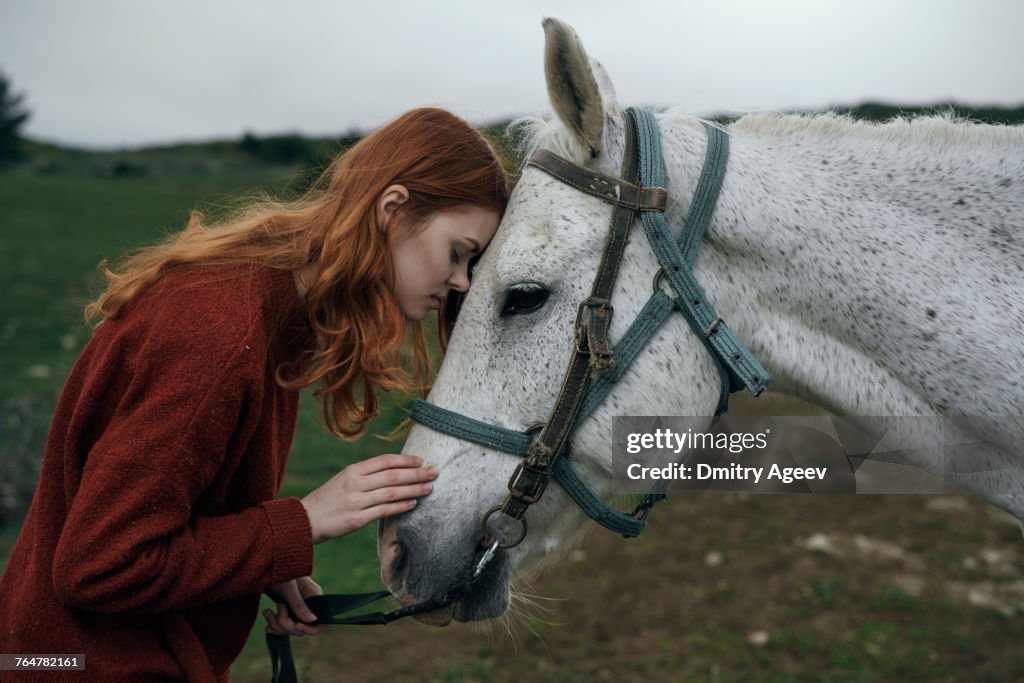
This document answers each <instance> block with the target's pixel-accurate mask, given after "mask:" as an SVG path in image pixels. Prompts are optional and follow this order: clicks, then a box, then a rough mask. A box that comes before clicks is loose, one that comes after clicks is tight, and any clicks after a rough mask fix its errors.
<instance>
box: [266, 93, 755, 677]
mask: <svg viewBox="0 0 1024 683" xmlns="http://www.w3.org/2000/svg"><path fill="white" fill-rule="evenodd" d="M625 124H626V126H625V127H626V149H625V152H624V154H623V160H622V169H621V177H619V178H614V177H611V176H607V175H604V174H602V173H598V172H596V171H593V170H591V169H589V168H586V167H584V166H580V165H578V164H575V163H573V162H571V161H569V160H567V159H564V158H562V157H560V156H558V155H556V154H553V153H552V152H550V151H548V150H539V151H537V152H535V153H534V154H533V155H532V156H531V157H530V159H529V160H528V161H527V166H533V167H535V168H538V169H540V170H542V171H544V172H545V173H547V174H548V175H550V176H552V177H553V178H556V179H557V180H559V181H561V182H563V183H565V184H567V185H569V186H571V187H573V188H575V189H577V190H579V191H580V192H583V193H585V194H588V195H591V196H593V197H597V198H599V199H601V200H602V201H605V202H607V203H610V204H612V205H613V210H612V219H611V227H610V229H609V231H608V236H607V238H606V240H605V245H604V251H603V252H602V255H601V261H600V264H599V265H598V269H597V274H596V276H595V278H594V283H593V286H592V288H591V292H590V296H589V297H587V298H586V299H585V300H583V301H582V302H581V303H580V305H579V310H578V312H577V316H576V322H575V325H574V343H573V350H572V355H571V357H570V359H569V364H568V368H567V370H566V372H565V377H564V379H563V381H562V386H561V388H560V389H559V392H558V397H557V399H556V400H555V406H554V408H553V410H552V411H551V414H550V416H549V418H548V420H547V422H545V423H543V424H542V425H537V427H539V435H537V436H536V438H534V432H535V431H537V430H536V429H533V428H531V429H528V430H526V431H522V432H520V431H515V430H511V429H506V428H504V427H499V426H496V425H492V424H489V423H487V422H482V421H480V420H476V419H474V418H471V417H468V416H466V415H462V414H459V413H456V412H453V411H450V410H447V409H445V408H441V407H439V406H436V405H433V404H431V403H428V402H426V401H422V400H419V401H416V403H415V404H414V405H413V407H412V410H411V411H410V413H409V417H410V418H411V419H412V420H414V421H416V422H419V423H420V424H422V425H424V426H426V427H429V428H430V429H433V430H435V431H438V432H443V433H445V434H448V435H451V436H454V437H456V438H458V439H461V440H465V441H471V442H473V443H476V444H479V445H482V446H486V447H488V448H490V449H493V450H499V451H503V452H505V453H510V454H513V455H518V456H520V457H522V460H521V461H520V462H519V465H518V466H517V467H516V469H515V471H514V472H513V473H512V476H511V478H510V479H509V482H508V490H509V492H508V495H507V496H506V498H505V500H504V502H503V503H502V504H500V505H497V506H495V507H492V508H491V509H489V510H488V511H487V512H486V514H485V515H484V517H483V520H482V521H481V536H480V542H479V545H478V546H477V550H476V553H475V554H474V561H473V562H472V563H471V564H470V566H469V568H467V569H466V571H465V572H464V575H463V576H462V577H460V578H459V581H457V582H456V583H455V584H453V585H454V588H452V589H451V590H450V591H449V592H448V593H447V594H446V595H444V596H441V597H439V598H436V599H432V600H428V601H426V602H423V603H419V604H416V605H410V606H409V607H405V608H402V609H398V610H394V611H391V612H375V613H373V614H368V615H358V616H355V617H344V618H339V617H337V616H336V615H337V614H339V613H342V612H346V611H349V610H351V609H356V608H358V607H362V606H364V605H366V604H368V603H370V602H372V601H374V600H377V599H378V598H381V597H384V596H386V595H388V593H387V592H383V591H382V592H377V593H364V594H359V595H324V596H315V597H312V598H308V599H307V604H308V605H309V607H310V609H312V610H313V612H314V613H315V614H317V616H318V617H320V618H318V620H317V621H315V622H313V623H314V624H325V623H330V624H387V623H389V622H391V621H394V620H395V619H400V618H403V617H406V616H410V615H413V614H421V613H424V612H429V611H433V610H436V609H440V608H442V607H446V606H449V605H451V604H453V603H455V602H457V601H458V600H459V599H460V598H461V597H462V596H463V595H465V594H467V593H468V592H469V590H470V589H471V587H472V586H473V585H474V583H475V582H476V581H477V579H478V578H479V576H480V575H481V573H482V572H483V570H484V568H485V567H486V566H487V565H488V564H489V563H490V561H491V560H492V559H493V558H494V556H495V555H496V553H497V551H498V550H500V549H507V548H511V547H513V546H516V545H518V544H519V543H521V542H522V541H523V539H524V538H525V537H526V534H527V525H526V519H525V515H526V511H527V510H528V509H529V507H530V506H531V505H533V504H534V503H536V502H537V501H539V500H540V499H541V497H542V496H543V494H544V491H545V489H546V488H547V485H548V483H549V481H550V480H551V479H554V480H555V481H557V482H558V484H559V485H560V486H561V487H562V488H563V489H564V490H565V492H566V493H567V494H568V495H569V496H570V497H571V498H572V499H573V500H574V501H575V502H576V504H577V505H579V506H580V508H581V509H582V510H583V511H584V512H585V513H586V514H587V515H588V516H589V517H590V518H591V519H593V520H594V521H596V522H598V523H599V524H601V525H602V526H604V527H606V528H608V529H610V530H612V531H616V532H618V533H621V534H622V535H623V536H626V537H629V538H632V537H635V536H638V535H639V534H640V533H641V532H642V531H643V530H644V529H645V528H646V526H647V516H648V514H649V513H650V510H651V508H652V507H653V506H654V505H655V504H656V503H657V502H658V501H661V500H664V499H665V498H666V495H665V493H666V491H667V489H668V485H669V483H670V481H669V480H659V482H658V484H657V485H655V486H654V487H653V488H652V489H651V490H650V491H649V492H648V493H647V494H645V495H644V497H643V498H642V499H641V501H640V503H639V504H638V505H637V506H636V508H635V509H634V510H633V511H632V512H630V513H624V512H620V511H619V510H616V509H615V508H612V507H611V506H609V505H608V504H607V503H606V502H604V500H602V499H601V498H600V497H599V496H598V495H597V494H595V493H594V492H593V491H592V490H591V489H590V487H589V486H587V484H586V483H585V482H584V481H583V479H582V478H581V477H580V476H579V474H578V473H577V472H576V469H575V467H574V466H573V464H572V461H571V459H570V458H569V457H568V453H567V451H568V450H569V449H568V443H569V439H570V437H571V436H572V434H573V433H574V432H575V431H576V429H578V428H579V426H580V424H582V423H583V421H585V420H586V419H587V418H588V417H589V416H590V414H591V413H593V411H594V410H595V409H596V408H597V406H598V405H599V404H600V403H601V401H602V400H603V399H604V397H605V396H607V395H608V393H609V392H610V391H611V389H612V388H613V387H614V386H615V383H616V382H618V380H619V379H620V378H621V377H622V376H623V375H624V374H625V371H626V370H627V369H628V367H629V366H630V364H631V363H632V362H633V360H634V359H635V358H636V357H637V356H638V355H639V353H640V351H641V350H642V349H643V348H644V346H645V345H646V344H647V342H648V341H649V340H650V339H651V337H653V336H654V333H655V332H656V331H657V329H658V328H659V327H660V326H661V324H662V323H663V322H664V321H665V320H666V319H667V318H668V317H669V316H670V315H671V314H672V313H673V312H676V311H678V312H679V313H680V314H681V315H682V316H683V317H684V318H685V319H686V321H687V323H689V325H690V328H691V329H692V330H693V332H694V333H695V334H696V335H697V337H698V338H699V339H700V340H701V342H702V343H703V344H704V346H705V347H706V348H707V349H708V350H709V351H710V352H711V356H712V358H713V359H714V360H715V365H716V366H717V368H718V373H719V378H720V380H721V390H720V393H719V400H718V405H717V408H716V410H715V417H716V418H717V417H718V416H720V415H722V414H723V413H724V412H725V411H726V410H727V409H728V401H729V394H730V393H731V392H733V391H738V390H740V389H742V388H746V389H747V390H748V391H750V393H751V394H752V395H754V396H759V395H760V394H761V393H762V392H763V391H764V390H765V389H766V388H767V386H768V383H769V381H770V378H769V377H768V373H767V372H766V371H765V369H764V367H762V365H761V364H760V363H759V362H758V361H757V359H755V358H754V357H753V355H752V354H751V353H750V351H748V350H747V349H746V347H744V346H743V344H742V343H740V341H739V340H738V339H737V338H736V336H735V335H734V334H733V332H732V331H731V330H730V329H729V327H728V326H727V325H726V324H725V322H724V321H723V320H722V318H721V317H720V316H719V315H718V313H717V311H716V310H715V308H714V307H713V306H712V305H711V303H710V302H709V301H708V300H707V297H706V296H705V294H704V290H703V289H702V288H701V286H700V285H699V284H698V283H697V280H696V278H695V277H694V273H693V266H694V263H695V261H696V258H697V251H698V249H699V247H700V244H701V241H702V240H703V237H704V233H705V232H706V229H707V226H708V223H709V222H710V219H711V214H712V212H713V210H714V206H715V202H716V200H717V198H718V194H719V190H720V189H721V185H722V178H723V177H724V174H725V167H726V162H727V159H728V154H729V138H728V135H727V134H726V133H725V132H724V131H723V130H721V129H720V128H717V127H715V126H713V125H710V124H708V123H705V124H704V127H705V129H706V131H707V134H708V148H707V154H706V156H705V160H704V167H703V169H702V170H701V176H700V179H699V181H698V183H697V188H696V190H695V192H694V196H693V201H692V203H691V206H690V211H689V213H688V214H687V217H686V219H685V221H684V224H683V229H682V231H681V234H680V237H679V240H678V241H677V240H676V238H675V237H674V236H673V235H672V232H671V230H670V229H669V227H668V224H667V222H666V220H665V216H664V211H665V207H666V204H667V199H668V197H667V191H666V190H665V166H664V160H663V158H662V154H661V142H660V137H659V131H658V125H657V122H656V121H655V118H654V114H653V113H651V112H650V111H648V110H645V109H637V108H629V109H627V110H626V112H625ZM638 214H639V216H640V220H641V222H642V224H643V227H644V232H645V233H646V235H647V240H648V242H649V244H650V245H651V248H652V250H653V251H654V254H655V255H656V257H657V259H658V264H659V266H660V269H659V270H658V272H657V274H656V275H655V277H654V283H653V289H654V291H653V294H652V295H651V298H650V299H648V301H647V303H646V304H645V305H644V307H643V309H642V310H641V311H640V313H639V314H638V315H637V317H636V319H635V320H634V321H633V322H632V324H631V325H630V326H629V328H628V329H627V330H626V332H625V334H623V336H622V338H621V339H620V340H619V341H618V342H617V343H616V344H615V345H614V346H613V345H612V344H611V342H610V340H609V338H608V331H609V328H610V324H611V318H612V313H613V309H612V305H611V296H612V291H613V288H614V285H615V280H616V277H617V275H618V271H619V266H620V264H621V262H622V256H623V253H624V251H625V247H626V242H627V239H628V236H629V231H630V228H631V227H632V225H633V223H634V221H635V219H636V217H637V215H638ZM663 281H667V282H668V284H669V285H670V286H671V288H672V289H673V290H674V293H675V295H674V296H671V295H669V294H666V292H665V290H664V289H663V288H662V286H661V285H662V282H663ZM499 514H500V515H503V516H504V517H505V518H506V519H507V520H512V522H513V523H514V524H515V525H517V527H518V531H517V533H515V534H512V535H510V536H505V537H502V534H501V533H500V532H497V531H495V530H494V524H492V519H493V518H494V517H495V515H499ZM271 639H275V641H274V642H273V643H272V640H271ZM267 644H268V647H269V648H270V651H271V659H272V661H273V668H274V678H273V680H274V681H279V682H280V683H290V682H291V681H294V680H296V679H295V673H294V664H293V663H292V661H291V650H290V645H289V644H288V638H287V636H273V635H269V634H268V636H267ZM279 659H280V660H281V668H280V672H279V668H278V660H279Z"/></svg>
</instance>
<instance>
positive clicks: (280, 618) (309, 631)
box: [263, 603, 323, 636]
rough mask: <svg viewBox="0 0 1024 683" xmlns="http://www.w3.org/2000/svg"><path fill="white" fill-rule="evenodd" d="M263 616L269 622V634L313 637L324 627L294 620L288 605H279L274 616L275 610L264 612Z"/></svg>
mask: <svg viewBox="0 0 1024 683" xmlns="http://www.w3.org/2000/svg"><path fill="white" fill-rule="evenodd" d="M263 616H264V618H266V620H267V624H269V626H268V627H267V632H268V633H273V634H276V635H279V636H311V635H314V634H316V633H319V632H320V630H321V629H322V628H323V626H322V625H321V626H309V625H307V624H302V623H299V622H297V621H295V620H294V619H292V617H291V615H290V614H289V612H288V605H285V604H283V603H278V605H277V614H274V612H273V610H269V609H266V610H263Z"/></svg>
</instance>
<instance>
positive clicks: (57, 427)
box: [0, 267, 313, 683]
mask: <svg viewBox="0 0 1024 683" xmlns="http://www.w3.org/2000/svg"><path fill="white" fill-rule="evenodd" d="M311 344H312V338H311V336H310V333H309V331H308V329H307V327H306V323H305V320H304V317H303V312H302V304H301V301H300V299H299V297H298V295H297V293H296V291H295V285H294V282H293V280H292V276H291V274H290V273H288V272H284V271H278V270H272V269H269V268H259V267H242V268H212V269H211V268H207V269H194V268H193V269H182V270H177V271H172V272H171V273H169V274H168V275H166V276H164V277H163V278H162V279H161V280H160V281H159V282H158V283H157V284H156V285H154V286H153V287H151V288H150V289H149V290H147V291H146V292H144V293H143V294H142V295H140V296H138V297H136V298H135V299H134V300H133V301H132V302H131V303H130V304H129V305H128V306H127V307H126V308H125V310H124V311H123V312H122V314H121V315H120V316H119V317H117V318H115V319H109V320H106V321H104V322H103V323H101V324H100V325H99V327H98V328H97V330H96V332H95V334H94V335H93V337H92V339H91V340H90V341H89V343H88V344H87V345H86V347H85V349H84V350H83V352H82V355H81V356H80V357H79V359H78V362H77V363H76V365H75V367H74V369H73V370H72V371H71V374H70V376H69V377H68V380H67V383H66V384H65V387H64V391H63V393H62V395H61V398H60V402H59V404H58V406H57V410H56V413H55V415H54V417H53V422H52V423H51V427H50V433H49V438H48V440H47V444H46V452H45V455H44V458H43V462H42V472H41V476H40V481H39V485H38V488H37V490H36V494H35V497H34V499H33V501H32V506H31V508H30V510H29V513H28V516H27V518H26V520H25V523H24V526H23V528H22V531H21V535H20V536H19V538H18V541H17V543H16V545H15V547H14V550H13V551H12V554H11V557H10V562H9V564H8V566H7V569H6V571H5V572H4V575H3V578H2V579H0V605H3V608H4V615H5V618H4V623H3V624H2V625H0V652H2V653H7V654H20V653H26V654H28V653H50V654H59V653H72V654H84V655H85V662H86V671H84V672H82V671H66V672H53V671H49V672H42V671H40V672H33V673H29V672H25V673H15V672H4V673H3V674H2V676H0V678H2V680H3V681H4V682H5V683H7V682H8V681H20V680H26V681H28V680H46V681H54V680H74V681H113V680H132V681H155V680H172V679H173V680H186V679H187V680H189V681H225V680H227V675H228V673H227V672H228V667H229V665H230V664H231V662H232V661H233V660H234V659H235V657H236V656H237V655H238V653H239V652H240V651H241V649H242V645H243V644H244V642H245V640H246V637H247V636H248V634H249V631H250V630H251V629H252V627H253V624H254V622H255V619H256V616H257V610H258V603H259V597H260V594H261V593H262V591H263V590H264V589H265V588H266V587H267V586H269V585H271V584H273V583H279V582H282V581H287V580H291V579H294V578H298V577H301V576H306V575H309V574H310V573H311V572H312V568H313V541H312V534H311V530H310V525H309V519H308V517H307V516H306V512H305V509H304V508H303V506H302V504H301V503H300V501H299V500H298V499H297V498H287V499H280V500H275V497H276V496H277V492H278V490H279V488H280V485H281V480H282V478H283V475H284V471H285V466H286V463H287V459H288V453H289V450H290V448H291V441H292V437H293V435H294V431H295V422H296V416H297V410H298V398H299V397H298V393H297V392H291V391H285V390H284V389H282V388H281V387H279V386H277V385H276V383H275V380H274V373H275V371H276V369H277V367H278V366H279V365H280V364H281V363H282V362H285V361H289V360H294V359H297V358H299V357H300V355H301V353H302V351H303V350H304V349H306V348H308V347H309V346H310V345H311Z"/></svg>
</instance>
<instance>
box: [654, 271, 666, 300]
mask: <svg viewBox="0 0 1024 683" xmlns="http://www.w3.org/2000/svg"><path fill="white" fill-rule="evenodd" d="M663 277H665V269H664V268H658V272H657V273H655V274H654V293H655V294H657V293H658V290H659V289H661V278H663Z"/></svg>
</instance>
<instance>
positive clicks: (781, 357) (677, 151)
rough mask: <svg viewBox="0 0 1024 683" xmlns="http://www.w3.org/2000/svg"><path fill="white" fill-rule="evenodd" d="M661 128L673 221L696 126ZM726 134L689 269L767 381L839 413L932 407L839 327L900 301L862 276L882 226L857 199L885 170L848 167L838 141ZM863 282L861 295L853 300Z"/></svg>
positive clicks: (691, 181)
mask: <svg viewBox="0 0 1024 683" xmlns="http://www.w3.org/2000/svg"><path fill="white" fill-rule="evenodd" d="M663 131H664V132H663V146H664V147H665V155H666V164H667V165H668V176H669V186H670V187H669V193H670V196H673V197H675V198H676V200H677V203H676V204H675V205H674V206H673V207H671V209H670V211H669V213H668V216H667V217H668V219H669V221H670V224H671V225H673V226H676V228H677V230H678V226H680V225H681V224H682V218H683V216H684V215H685V212H686V211H687V210H688V209H689V203H690V196H691V194H692V192H693V188H694V187H695V185H696V182H697V177H698V173H699V169H700V168H701V166H702V164H703V156H704V150H705V147H706V144H707V143H706V141H707V136H706V134H705V133H704V131H703V130H702V127H701V126H699V124H698V125H694V123H693V122H688V123H683V124H682V125H675V126H672V125H669V126H663ZM730 138H731V145H730V147H731V149H730V158H729V164H728V169H727V171H726V176H725V181H724V184H723V188H722V192H721V195H720V196H719V199H718V203H717V206H716V209H715V212H714V216H713V218H712V222H711V225H710V226H709V229H708V233H707V234H706V236H705V239H704V242H703V243H702V245H701V251H700V254H699V257H698V261H697V264H696V268H695V271H696V276H697V279H698V281H699V282H700V283H701V285H702V286H703V287H704V289H705V292H706V293H707V295H708V298H709V300H710V301H711V303H712V304H713V305H714V306H715V307H716V308H717V309H718V311H719V313H720V314H721V316H722V317H723V319H724V320H725V321H726V323H727V324H728V325H729V326H730V328H732V329H733V331H734V332H736V334H737V336H738V337H739V339H740V340H741V341H743V342H744V343H745V344H746V345H747V346H748V347H749V348H750V350H751V352H752V353H754V355H755V356H756V357H757V358H758V359H759V360H760V361H761V362H762V363H763V364H764V365H765V367H766V369H767V370H768V371H769V373H771V375H772V378H773V380H772V387H771V388H772V389H773V390H774V391H779V392H782V393H786V394H790V395H794V396H799V397H801V398H804V399H806V400H809V401H811V402H813V403H816V404H818V405H822V406H824V407H826V408H828V409H830V410H832V411H834V412H838V413H854V414H858V413H859V414H888V415H896V414H918V415H926V414H931V413H932V410H931V409H930V408H929V407H928V405H927V404H926V403H925V402H924V401H923V400H922V399H921V398H920V397H919V396H917V395H916V394H914V393H913V392H911V391H909V390H908V389H907V387H906V386H905V385H904V384H903V383H901V382H900V381H898V380H896V379H895V378H894V376H893V374H892V373H891V372H890V368H889V365H891V363H892V362H893V359H892V358H890V357H886V356H885V354H884V353H879V352H876V350H873V349H872V348H871V347H870V345H865V344H862V343H858V340H857V339H856V338H855V337H854V336H853V334H854V333H855V330H851V329H850V324H851V323H850V320H851V317H850V315H849V314H850V312H851V311H860V312H861V313H863V314H864V315H865V318H864V320H865V321H866V323H867V324H868V325H871V324H872V321H873V320H874V318H875V316H872V315H871V311H872V309H875V310H876V311H882V310H885V309H886V308H890V309H892V310H894V311H896V310H901V308H902V306H901V302H899V301H897V300H896V298H897V297H899V295H900V294H901V293H900V292H899V291H896V290H889V291H884V290H880V289H878V288H872V287H865V286H864V285H865V282H864V279H865V278H867V277H871V275H872V273H877V272H878V269H879V268H881V267H882V264H880V263H879V254H880V251H879V245H880V244H885V235H883V234H882V231H884V230H885V229H886V227H887V226H886V225H885V224H873V223H872V222H871V220H870V219H868V217H866V216H865V215H864V214H863V212H860V211H859V209H860V208H862V207H859V206H858V203H859V202H860V201H861V200H859V199H858V198H859V197H863V196H871V194H872V193H874V194H878V193H879V188H878V187H877V186H876V184H877V183H878V182H879V179H878V175H879V173H883V174H884V173H885V172H887V171H879V172H876V173H865V174H864V175H862V176H860V177H857V175H856V173H860V172H861V171H852V170H851V169H854V168H859V166H858V163H857V159H856V155H857V153H856V150H855V149H854V146H853V145H852V144H850V142H849V141H840V142H839V143H835V144H831V145H824V146H823V145H822V144H821V142H820V141H815V140H813V139H812V137H808V138H806V139H804V140H788V141H781V140H779V139H778V138H776V137H773V136H772V135H771V134H757V133H748V134H737V133H736V132H732V133H731V136H730ZM851 172H853V173H854V175H851ZM840 242H841V243H842V247H841V248H837V244H838V243H840ZM872 252H874V253H872ZM851 256H854V257H855V258H851ZM865 290H871V291H872V300H871V301H870V302H861V303H858V302H857V301H856V300H855V299H856V297H857V296H859V293H860V292H863V291H865ZM837 298H838V299H841V300H837ZM902 304H905V302H902ZM884 332H885V331H884V330H882V329H878V330H872V334H884Z"/></svg>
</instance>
